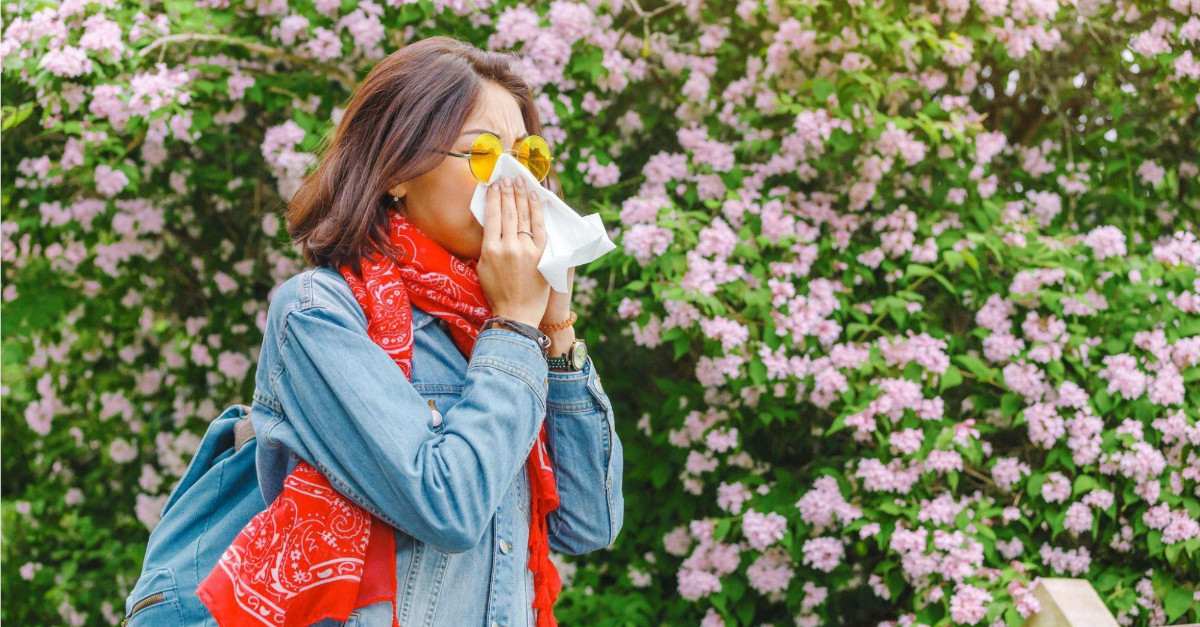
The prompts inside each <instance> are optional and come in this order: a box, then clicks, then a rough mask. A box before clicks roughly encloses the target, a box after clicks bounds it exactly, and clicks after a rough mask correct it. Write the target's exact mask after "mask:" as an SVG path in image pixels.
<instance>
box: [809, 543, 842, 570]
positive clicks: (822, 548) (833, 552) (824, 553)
mask: <svg viewBox="0 0 1200 627" xmlns="http://www.w3.org/2000/svg"><path fill="white" fill-rule="evenodd" d="M803 550H804V559H803V560H802V561H803V563H804V564H807V565H810V566H812V567H813V568H816V569H817V570H823V571H825V572H827V573H828V572H833V569H835V568H837V567H838V564H840V563H841V561H842V557H843V556H845V554H846V549H845V547H844V546H842V543H841V541H839V540H838V539H837V538H812V539H810V540H806V541H805V542H804V549H803Z"/></svg>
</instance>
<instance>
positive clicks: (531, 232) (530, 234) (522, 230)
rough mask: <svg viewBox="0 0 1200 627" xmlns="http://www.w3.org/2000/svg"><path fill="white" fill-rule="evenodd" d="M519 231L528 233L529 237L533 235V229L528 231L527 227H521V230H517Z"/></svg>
mask: <svg viewBox="0 0 1200 627" xmlns="http://www.w3.org/2000/svg"><path fill="white" fill-rule="evenodd" d="M517 233H528V234H529V237H533V231H526V230H525V229H521V230H520V231H517Z"/></svg>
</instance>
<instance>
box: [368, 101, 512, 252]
mask: <svg viewBox="0 0 1200 627" xmlns="http://www.w3.org/2000/svg"><path fill="white" fill-rule="evenodd" d="M482 131H488V132H491V133H493V134H494V135H496V136H497V137H499V138H500V142H501V144H502V145H503V146H505V148H506V149H508V148H512V147H514V146H515V145H516V143H517V141H519V140H521V139H522V138H523V137H525V134H526V130H525V121H524V119H523V118H522V117H521V108H520V106H518V105H517V99H516V98H514V97H513V95H512V94H510V93H508V91H507V90H506V89H504V88H503V87H501V86H500V85H498V84H496V83H493V82H490V81H488V82H485V83H484V87H483V90H482V93H481V94H480V101H479V105H478V106H477V107H476V111H475V112H474V113H472V114H471V116H470V117H468V118H467V121H466V123H465V124H463V127H462V132H461V134H460V135H459V136H458V138H457V139H456V140H455V142H454V146H453V147H452V148H451V150H453V151H454V152H461V153H469V152H470V151H471V142H472V141H474V139H475V136H476V135H478V134H479V133H480V132H482ZM478 184H479V181H478V180H476V179H475V176H474V175H473V174H471V166H470V162H469V160H467V159H464V158H462V157H454V156H451V155H445V156H444V158H443V159H442V162H441V163H440V164H438V166H437V167H436V168H434V169H433V170H432V171H430V172H427V173H425V174H423V175H421V176H419V177H417V178H415V179H413V180H411V181H406V182H404V183H401V184H400V185H398V186H396V187H395V188H393V189H392V190H391V192H392V195H393V196H399V197H400V198H401V204H400V212H401V213H402V214H403V215H404V216H405V217H406V218H408V219H409V220H411V221H412V222H413V223H414V224H416V226H417V228H419V229H421V232H422V233H424V234H425V235H426V236H428V237H429V238H430V239H432V240H433V241H435V242H437V243H438V244H439V245H440V246H442V248H445V249H446V250H448V251H450V253H451V254H453V255H455V256H456V257H458V258H459V259H461V260H463V261H467V260H472V259H473V260H478V259H479V254H480V250H481V248H482V247H483V225H481V224H479V221H478V220H476V219H475V216H474V215H472V214H471V196H472V195H473V194H474V193H475V186H476V185H478Z"/></svg>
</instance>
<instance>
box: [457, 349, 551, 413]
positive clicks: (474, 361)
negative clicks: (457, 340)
mask: <svg viewBox="0 0 1200 627" xmlns="http://www.w3.org/2000/svg"><path fill="white" fill-rule="evenodd" d="M483 367H488V368H494V369H496V370H499V371H501V372H506V373H508V374H510V375H513V376H514V377H517V378H518V379H520V380H522V381H524V382H525V383H526V384H527V385H528V386H529V389H530V390H533V395H534V396H535V397H537V400H538V406H539V412H544V411H545V410H546V394H545V389H544V388H542V386H541V383H540V382H539V381H537V379H535V378H534V377H533V375H532V374H530V373H529V371H528V370H525V369H524V368H521V367H520V366H514V365H513V364H512V362H510V361H505V360H503V359H497V358H495V357H486V356H482V355H479V356H475V357H472V358H471V363H470V364H469V365H468V366H467V370H470V369H472V368H483Z"/></svg>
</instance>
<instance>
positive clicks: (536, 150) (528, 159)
mask: <svg viewBox="0 0 1200 627" xmlns="http://www.w3.org/2000/svg"><path fill="white" fill-rule="evenodd" d="M517 160H518V161H520V162H521V165H524V166H525V167H526V168H529V171H530V172H532V173H533V175H534V176H535V177H537V180H539V181H540V180H542V179H544V178H546V175H547V174H549V173H550V146H548V145H546V140H544V139H542V138H541V137H538V136H537V135H530V136H529V137H526V138H525V139H523V140H521V145H520V146H518V147H517Z"/></svg>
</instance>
